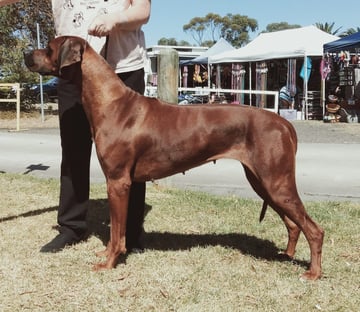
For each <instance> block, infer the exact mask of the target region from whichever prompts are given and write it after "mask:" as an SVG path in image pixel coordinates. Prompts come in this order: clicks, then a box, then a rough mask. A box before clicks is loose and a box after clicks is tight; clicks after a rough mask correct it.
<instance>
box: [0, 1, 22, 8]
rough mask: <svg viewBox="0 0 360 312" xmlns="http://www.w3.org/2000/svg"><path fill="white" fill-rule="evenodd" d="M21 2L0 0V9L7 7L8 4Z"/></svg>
mask: <svg viewBox="0 0 360 312" xmlns="http://www.w3.org/2000/svg"><path fill="white" fill-rule="evenodd" d="M19 1H20V0H0V7H2V6H4V5H7V4H12V3H15V2H19Z"/></svg>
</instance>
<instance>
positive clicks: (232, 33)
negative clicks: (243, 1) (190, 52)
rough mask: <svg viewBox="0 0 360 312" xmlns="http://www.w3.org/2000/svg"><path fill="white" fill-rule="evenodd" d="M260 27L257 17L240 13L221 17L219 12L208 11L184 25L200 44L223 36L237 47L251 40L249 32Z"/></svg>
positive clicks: (209, 42)
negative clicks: (253, 17) (203, 15)
mask: <svg viewBox="0 0 360 312" xmlns="http://www.w3.org/2000/svg"><path fill="white" fill-rule="evenodd" d="M257 28H258V23H257V21H256V20H255V19H252V18H249V17H248V16H243V15H240V14H235V15H233V14H227V15H226V16H224V17H221V16H220V15H218V14H214V13H208V14H207V15H206V16H205V17H194V18H192V19H191V20H190V22H189V23H188V24H185V25H184V26H183V30H184V32H186V33H190V34H191V36H192V37H193V39H194V40H195V41H196V43H197V44H198V45H199V46H202V45H204V43H205V42H206V43H207V44H211V43H212V44H214V43H215V42H216V41H217V40H219V39H220V38H221V37H223V38H224V39H226V40H227V41H229V42H230V43H231V44H232V45H233V46H235V47H241V46H242V45H244V44H246V43H247V42H248V41H249V32H254V31H256V29H257Z"/></svg>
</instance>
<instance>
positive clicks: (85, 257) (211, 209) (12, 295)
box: [0, 174, 360, 312]
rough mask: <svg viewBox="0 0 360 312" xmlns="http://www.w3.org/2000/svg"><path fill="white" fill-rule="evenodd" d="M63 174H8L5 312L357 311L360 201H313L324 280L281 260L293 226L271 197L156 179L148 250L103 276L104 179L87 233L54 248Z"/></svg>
mask: <svg viewBox="0 0 360 312" xmlns="http://www.w3.org/2000/svg"><path fill="white" fill-rule="evenodd" d="M58 188H59V185H58V181H57V180H45V179H38V178H34V177H30V176H24V175H10V174H0V198H1V206H0V235H1V240H0V252H1V258H0V280H1V283H0V296H1V300H0V311H11V312H14V311H164V312H165V311H231V312H232V311H344V312H345V311H346V312H348V311H359V304H360V222H359V221H360V203H350V202H307V203H305V204H306V208H307V211H308V212H309V214H310V215H311V216H312V217H313V218H314V219H315V220H316V221H317V222H319V223H320V224H321V225H322V227H323V228H324V229H325V241H324V249H323V271H324V276H323V277H322V279H320V280H319V281H316V282H305V281H302V280H301V279H299V276H300V275H301V273H303V272H304V270H305V269H306V268H307V266H308V261H309V259H310V255H309V247H308V244H307V242H306V240H305V238H304V236H303V235H302V236H301V238H300V240H299V243H298V247H297V254H296V259H295V260H294V261H292V262H281V261H279V260H278V259H277V257H276V255H277V253H278V252H279V251H280V250H282V249H284V248H285V247H286V243H287V233H286V230H285V227H284V225H283V223H282V222H281V220H280V218H279V217H278V216H277V215H276V214H275V213H274V212H273V211H272V210H271V209H269V210H268V212H267V214H266V216H265V220H264V221H263V222H262V223H261V224H259V221H258V219H259V213H260V210H261V202H260V201H256V200H244V199H241V198H237V197H220V196H212V195H208V194H204V193H197V192H189V191H179V190H174V189H161V188H158V187H156V186H151V185H150V186H149V187H148V191H147V199H146V203H147V210H148V213H147V216H146V220H145V231H146V234H145V236H144V242H145V247H146V251H145V253H143V254H130V255H128V256H127V257H123V258H122V259H121V261H120V263H119V265H118V266H117V267H116V269H114V270H110V271H105V272H93V271H92V270H91V268H92V264H94V263H96V262H97V261H99V259H98V258H97V257H96V256H95V251H99V250H102V249H104V248H105V247H104V244H106V242H107V240H108V237H109V227H108V206H107V200H106V192H105V186H104V185H102V184H93V185H92V190H91V206H90V211H89V224H90V230H91V234H90V236H89V239H88V240H87V241H85V242H82V243H80V244H78V245H75V246H72V247H69V248H66V249H65V250H64V251H62V252H59V253H56V254H41V253H39V249H40V247H41V246H42V245H44V244H45V243H47V242H48V241H49V240H50V239H52V238H53V237H54V236H55V235H56V234H57V231H56V229H55V228H54V226H55V225H56V209H57V204H58Z"/></svg>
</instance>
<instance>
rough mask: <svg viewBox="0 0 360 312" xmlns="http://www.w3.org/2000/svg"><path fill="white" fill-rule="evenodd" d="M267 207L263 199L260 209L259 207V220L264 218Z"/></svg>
mask: <svg viewBox="0 0 360 312" xmlns="http://www.w3.org/2000/svg"><path fill="white" fill-rule="evenodd" d="M267 207H268V203H267V202H266V201H265V200H264V202H263V206H262V209H261V212H260V218H259V222H261V221H262V220H264V217H265V213H266V209H267Z"/></svg>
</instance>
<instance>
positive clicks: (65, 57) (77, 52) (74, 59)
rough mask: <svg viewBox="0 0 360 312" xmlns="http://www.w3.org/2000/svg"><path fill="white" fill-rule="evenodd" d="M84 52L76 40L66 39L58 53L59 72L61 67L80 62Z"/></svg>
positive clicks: (80, 43)
mask: <svg viewBox="0 0 360 312" xmlns="http://www.w3.org/2000/svg"><path fill="white" fill-rule="evenodd" d="M83 51H84V48H83V43H82V42H81V41H80V40H77V38H66V39H65V41H64V42H63V43H62V45H61V47H60V51H59V59H58V62H59V72H60V74H61V70H62V68H63V67H67V66H70V65H72V64H75V63H78V62H81V59H82V53H83Z"/></svg>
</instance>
